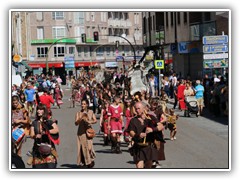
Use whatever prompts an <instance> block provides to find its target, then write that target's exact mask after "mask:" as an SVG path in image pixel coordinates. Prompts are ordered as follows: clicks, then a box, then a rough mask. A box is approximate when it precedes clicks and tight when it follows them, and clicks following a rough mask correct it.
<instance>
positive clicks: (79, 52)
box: [77, 47, 82, 57]
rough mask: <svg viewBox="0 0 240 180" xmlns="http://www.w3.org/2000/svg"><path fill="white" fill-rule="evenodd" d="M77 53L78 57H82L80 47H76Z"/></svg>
mask: <svg viewBox="0 0 240 180" xmlns="http://www.w3.org/2000/svg"><path fill="white" fill-rule="evenodd" d="M77 53H78V57H81V56H82V48H81V47H77Z"/></svg>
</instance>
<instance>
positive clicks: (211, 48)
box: [203, 44, 228, 53]
mask: <svg viewBox="0 0 240 180" xmlns="http://www.w3.org/2000/svg"><path fill="white" fill-rule="evenodd" d="M219 52H228V45H221V44H216V45H203V53H219Z"/></svg>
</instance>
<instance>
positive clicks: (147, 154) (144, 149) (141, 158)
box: [128, 102, 163, 168]
mask: <svg viewBox="0 0 240 180" xmlns="http://www.w3.org/2000/svg"><path fill="white" fill-rule="evenodd" d="M135 109H136V112H137V116H136V117H134V118H132V119H131V121H130V124H129V127H128V131H129V132H130V136H131V137H132V140H133V141H134V144H133V146H132V148H131V149H130V153H131V155H132V156H133V160H134V162H135V164H136V168H152V162H153V161H157V160H158V150H157V148H156V146H155V145H154V140H155V139H154V132H158V131H161V130H162V129H163V125H162V124H161V123H159V124H157V123H156V124H157V126H155V127H151V125H150V123H149V122H152V119H151V118H150V119H149V118H148V117H147V114H146V113H145V110H146V109H145V107H144V104H143V103H142V102H137V103H136V104H135ZM155 120H156V118H155Z"/></svg>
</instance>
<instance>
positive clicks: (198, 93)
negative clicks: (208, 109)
mask: <svg viewBox="0 0 240 180" xmlns="http://www.w3.org/2000/svg"><path fill="white" fill-rule="evenodd" d="M196 84H197V86H196V87H195V92H196V95H195V97H196V99H197V104H198V115H202V110H203V103H204V102H203V98H204V96H203V94H204V87H203V86H202V85H201V82H200V80H197V81H196Z"/></svg>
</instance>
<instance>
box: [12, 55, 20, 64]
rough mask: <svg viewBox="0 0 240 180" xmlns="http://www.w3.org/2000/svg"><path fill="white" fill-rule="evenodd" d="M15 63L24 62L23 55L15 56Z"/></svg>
mask: <svg viewBox="0 0 240 180" xmlns="http://www.w3.org/2000/svg"><path fill="white" fill-rule="evenodd" d="M13 61H14V62H16V63H18V62H22V56H21V55H18V54H15V55H14V56H13Z"/></svg>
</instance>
